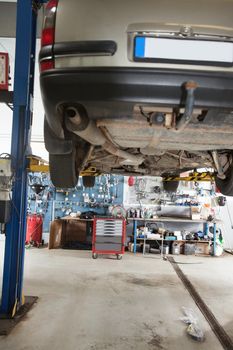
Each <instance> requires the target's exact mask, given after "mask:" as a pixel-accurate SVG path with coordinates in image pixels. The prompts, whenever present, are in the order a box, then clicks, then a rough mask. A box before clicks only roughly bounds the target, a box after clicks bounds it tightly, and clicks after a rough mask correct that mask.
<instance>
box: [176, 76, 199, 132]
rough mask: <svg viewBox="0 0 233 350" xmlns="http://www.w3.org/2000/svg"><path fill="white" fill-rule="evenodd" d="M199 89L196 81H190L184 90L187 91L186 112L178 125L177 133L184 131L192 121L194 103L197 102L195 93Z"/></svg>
mask: <svg viewBox="0 0 233 350" xmlns="http://www.w3.org/2000/svg"><path fill="white" fill-rule="evenodd" d="M197 87H198V84H197V83H196V82H195V81H188V82H187V83H185V85H184V88H185V91H186V101H185V110H184V114H183V115H182V116H181V118H180V120H179V121H178V122H177V124H176V130H177V131H182V130H184V128H185V127H186V126H187V124H188V123H189V122H190V120H191V119H192V115H193V109H194V102H195V96H194V93H195V90H196V88H197Z"/></svg>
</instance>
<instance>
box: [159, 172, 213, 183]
mask: <svg viewBox="0 0 233 350" xmlns="http://www.w3.org/2000/svg"><path fill="white" fill-rule="evenodd" d="M214 180H215V173H211V172H200V173H199V172H191V173H189V175H188V176H166V177H164V178H163V181H166V182H169V181H194V182H199V181H200V182H201V181H210V182H214Z"/></svg>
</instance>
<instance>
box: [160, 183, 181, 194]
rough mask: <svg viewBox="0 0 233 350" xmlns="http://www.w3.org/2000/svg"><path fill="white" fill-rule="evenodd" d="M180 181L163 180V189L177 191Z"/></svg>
mask: <svg viewBox="0 0 233 350" xmlns="http://www.w3.org/2000/svg"><path fill="white" fill-rule="evenodd" d="M178 186H179V181H163V189H164V191H166V192H176V191H177V188H178Z"/></svg>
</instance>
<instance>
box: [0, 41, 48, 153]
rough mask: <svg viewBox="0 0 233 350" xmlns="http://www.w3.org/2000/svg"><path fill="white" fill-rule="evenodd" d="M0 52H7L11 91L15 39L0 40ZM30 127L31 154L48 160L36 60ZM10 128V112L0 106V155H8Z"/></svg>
mask: <svg viewBox="0 0 233 350" xmlns="http://www.w3.org/2000/svg"><path fill="white" fill-rule="evenodd" d="M39 46H40V42H39V40H38V41H37V54H36V59H37V58H38V52H39ZM0 51H2V52H8V53H9V55H10V66H11V74H10V75H11V78H12V80H11V83H12V86H11V89H12V90H13V76H14V56H15V54H14V53H15V39H6V38H0ZM33 115H34V116H33V125H32V142H31V147H32V152H33V154H35V155H37V156H40V157H42V158H44V159H48V153H47V151H46V150H45V147H44V141H43V119H44V109H43V104H42V101H41V95H40V85H39V68H38V62H37V60H36V73H35V93H34V114H33ZM11 126H12V111H11V110H10V109H9V108H8V107H7V106H5V105H4V104H1V105H0V153H3V152H7V153H10V149H11Z"/></svg>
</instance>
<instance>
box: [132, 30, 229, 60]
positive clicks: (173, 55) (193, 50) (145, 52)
mask: <svg viewBox="0 0 233 350" xmlns="http://www.w3.org/2000/svg"><path fill="white" fill-rule="evenodd" d="M134 60H135V61H148V62H169V61H172V62H175V63H188V64H204V65H217V66H218V65H220V66H232V65H233V43H232V42H222V41H212V40H197V39H174V38H173V39H169V38H159V37H146V36H136V37H135V45H134Z"/></svg>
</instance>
